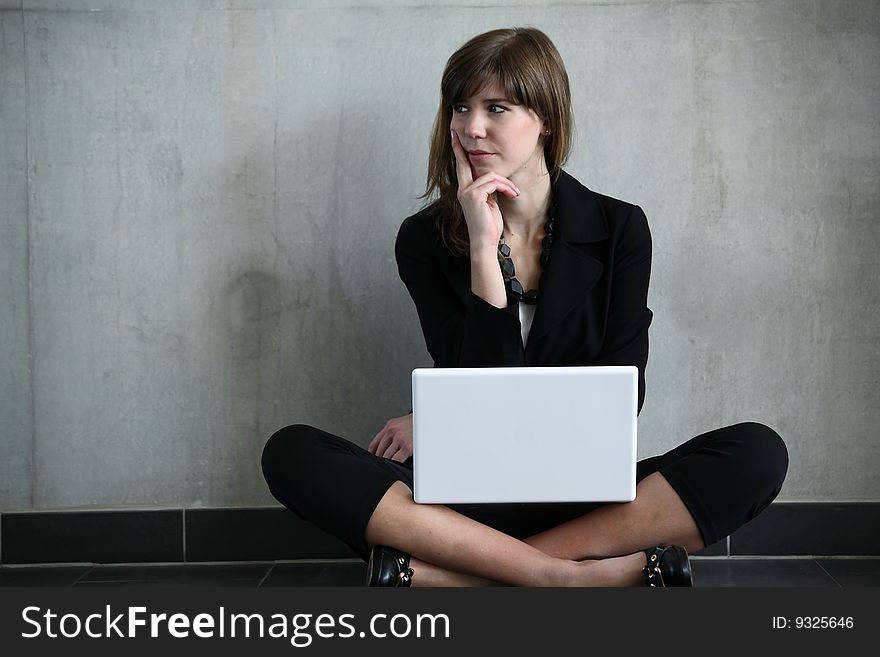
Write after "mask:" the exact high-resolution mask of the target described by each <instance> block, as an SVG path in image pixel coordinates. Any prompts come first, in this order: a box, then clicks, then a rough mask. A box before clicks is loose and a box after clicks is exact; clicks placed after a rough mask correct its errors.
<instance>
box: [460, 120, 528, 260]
mask: <svg viewBox="0 0 880 657" xmlns="http://www.w3.org/2000/svg"><path fill="white" fill-rule="evenodd" d="M450 136H451V138H452V151H453V153H455V172H456V175H457V176H458V202H459V203H461V209H462V211H463V212H464V218H465V221H466V222H467V226H468V237H469V240H470V244H471V248H479V247H480V246H481V245H484V244H488V245H490V246H491V247H492V248H493V249H494V248H496V247H497V245H498V239H499V238H500V237H501V231H502V230H503V229H504V220H503V218H502V216H501V209H500V208H499V207H498V203H497V201H496V200H495V193H496V192H498V193H501V194H504V195H505V196H509V197H510V198H514V197H515V196H519V193H520V192H519V189H518V188H517V186H516V185H514V184H513V183H512V182H511V181H510V180H508V179H507V178H505V177H504V176H500V175H498V174H497V173H494V172H491V171H490V172H489V173H485V174H483V175H482V176H480V177H479V178H477V179H476V180H474V177H473V176H474V172H473V169H471V163H470V160H469V159H468V155H467V151H465V149H464V147H463V146H462V145H461V142H460V141H459V140H458V135H457V134H456V133H455V131H454V130H450Z"/></svg>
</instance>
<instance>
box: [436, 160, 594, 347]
mask: <svg viewBox="0 0 880 657" xmlns="http://www.w3.org/2000/svg"><path fill="white" fill-rule="evenodd" d="M553 193H554V197H555V202H556V220H555V222H554V230H555V232H556V235H555V236H554V240H553V246H552V247H551V253H550V262H549V263H548V264H547V269H546V270H545V271H544V272H543V275H542V277H541V294H540V301H539V302H538V307H537V308H536V309H535V317H534V320H533V322H532V328H531V330H530V331H529V340H528V344H529V346H531V345H533V344H535V342H537V340H538V339H539V338H541V337H543V336H544V335H546V334H547V333H548V332H549V331H550V329H552V328H553V327H554V326H555V325H556V324H557V323H559V322H560V321H561V320H562V319H563V318H564V317H565V316H566V315H567V314H568V312H569V311H570V310H571V309H572V308H573V307H574V306H575V305H576V304H578V303H583V300H584V299H585V298H586V296H587V293H588V292H589V291H590V290H591V289H592V288H593V286H594V285H595V284H596V281H598V280H599V277H600V276H601V275H602V272H603V271H604V266H603V264H602V261H601V260H599V259H598V258H596V257H595V256H594V255H593V253H598V251H597V249H596V245H595V244H594V243H595V242H600V241H602V240H606V239H608V235H609V233H608V222H607V220H606V219H605V213H604V211H603V210H602V206H601V204H600V203H599V200H598V198H596V194H595V193H594V192H592V191H590V190H589V189H587V188H586V187H584V186H583V185H581V184H580V183H579V182H578V181H577V180H575V179H574V178H572V177H571V176H570V175H568V174H567V173H565V171H561V172H560V174H559V180H558V181H557V182H556V185H555V186H554V188H553ZM434 249H435V252H436V253H437V255H438V259H439V260H440V263H441V267H442V269H443V272H444V274H445V276H446V278H447V279H448V280H449V282H450V283H451V284H452V287H453V289H454V290H455V292H456V294H457V295H458V297H459V298H460V299H461V302H462V303H463V304H467V302H468V299H469V297H470V292H471V280H470V279H471V271H470V260H469V259H468V258H456V257H454V256H453V255H452V254H451V253H450V252H449V251H448V250H447V249H446V248H445V247H444V246H443V243H442V241H440V240H439V239H438V240H437V242H436V243H435V244H434Z"/></svg>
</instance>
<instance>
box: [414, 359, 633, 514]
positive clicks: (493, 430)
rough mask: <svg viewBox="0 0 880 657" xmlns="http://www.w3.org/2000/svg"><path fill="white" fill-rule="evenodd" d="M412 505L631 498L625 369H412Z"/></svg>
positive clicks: (629, 373)
mask: <svg viewBox="0 0 880 657" xmlns="http://www.w3.org/2000/svg"><path fill="white" fill-rule="evenodd" d="M412 393H413V474H414V491H413V493H414V497H415V501H416V502H419V503H423V504H469V503H492V502H629V501H632V500H633V499H635V487H636V481H635V477H636V419H637V404H638V370H637V369H636V368H635V367H634V366H629V365H628V366H602V367H488V368H418V369H415V370H413V373H412Z"/></svg>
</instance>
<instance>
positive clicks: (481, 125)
mask: <svg viewBox="0 0 880 657" xmlns="http://www.w3.org/2000/svg"><path fill="white" fill-rule="evenodd" d="M464 134H465V135H467V137H469V138H470V139H481V138H483V137H485V136H486V122H485V121H484V120H483V117H481V116H480V115H479V112H472V113H471V114H469V115H468V118H467V122H466V123H465V126H464Z"/></svg>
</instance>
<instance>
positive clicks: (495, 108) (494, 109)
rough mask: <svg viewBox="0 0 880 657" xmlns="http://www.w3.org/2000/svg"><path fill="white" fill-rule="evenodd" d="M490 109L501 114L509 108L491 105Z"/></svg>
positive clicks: (493, 112)
mask: <svg viewBox="0 0 880 657" xmlns="http://www.w3.org/2000/svg"><path fill="white" fill-rule="evenodd" d="M489 111H490V112H491V113H492V114H501V113H502V112H506V111H507V108H506V107H502V106H501V105H489Z"/></svg>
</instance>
